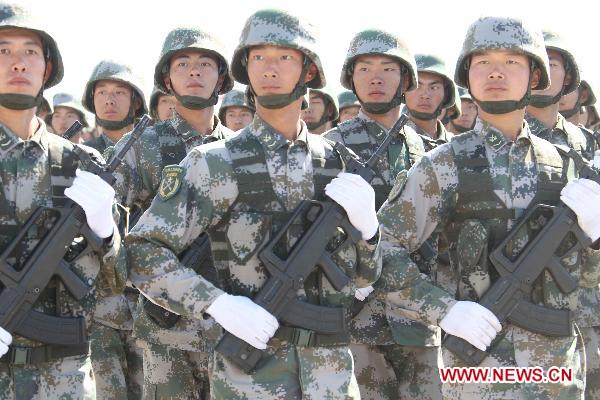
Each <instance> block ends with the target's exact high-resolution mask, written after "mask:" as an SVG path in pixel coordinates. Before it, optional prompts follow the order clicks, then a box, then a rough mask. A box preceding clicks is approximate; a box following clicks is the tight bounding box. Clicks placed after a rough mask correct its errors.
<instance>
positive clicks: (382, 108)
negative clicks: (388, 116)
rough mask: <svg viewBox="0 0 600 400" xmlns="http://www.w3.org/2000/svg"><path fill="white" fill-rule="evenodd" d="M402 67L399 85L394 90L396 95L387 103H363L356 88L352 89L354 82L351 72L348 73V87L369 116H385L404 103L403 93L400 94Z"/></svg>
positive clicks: (402, 75) (402, 79)
mask: <svg viewBox="0 0 600 400" xmlns="http://www.w3.org/2000/svg"><path fill="white" fill-rule="evenodd" d="M404 71H405V69H404V66H402V67H401V68H400V83H399V84H398V88H397V89H396V93H394V97H392V99H391V100H390V101H388V102H363V101H362V100H361V99H360V97H359V96H358V93H356V88H355V87H354V82H353V81H352V71H349V72H348V73H349V74H350V87H351V88H352V92H353V93H354V94H355V95H356V97H357V98H358V101H359V102H360V104H361V106H362V108H363V109H364V110H365V111H366V112H368V113H371V114H385V113H387V112H388V111H390V110H392V109H394V108H396V107H398V106H399V105H400V104H402V103H403V102H404V93H403V92H402V86H403V83H404Z"/></svg>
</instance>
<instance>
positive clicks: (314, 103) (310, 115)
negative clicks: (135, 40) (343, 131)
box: [302, 93, 325, 123]
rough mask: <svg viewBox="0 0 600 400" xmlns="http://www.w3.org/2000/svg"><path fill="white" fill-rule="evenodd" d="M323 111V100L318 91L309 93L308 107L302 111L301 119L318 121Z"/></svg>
mask: <svg viewBox="0 0 600 400" xmlns="http://www.w3.org/2000/svg"><path fill="white" fill-rule="evenodd" d="M324 113H325V101H324V100H323V96H321V95H320V94H318V93H311V95H310V96H309V98H308V108H307V109H306V110H303V111H302V119H303V120H304V122H306V123H309V122H310V123H312V122H318V121H319V120H320V119H321V117H323V114H324Z"/></svg>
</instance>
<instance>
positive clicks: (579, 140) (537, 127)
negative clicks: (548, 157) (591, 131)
mask: <svg viewBox="0 0 600 400" xmlns="http://www.w3.org/2000/svg"><path fill="white" fill-rule="evenodd" d="M525 120H526V121H527V123H528V124H529V128H530V129H531V133H533V134H534V135H536V136H538V137H541V138H542V139H545V140H547V141H549V142H550V143H554V144H561V145H563V146H567V147H570V148H572V149H573V150H575V151H576V152H577V153H579V154H580V155H582V156H583V157H584V158H585V159H586V160H590V159H593V158H594V152H593V150H592V149H591V148H590V144H589V143H588V141H587V139H586V137H585V135H584V134H583V133H582V132H581V129H580V128H578V127H577V126H576V125H574V124H572V123H570V122H569V121H567V119H566V118H565V117H563V116H562V115H561V114H558V115H557V117H556V125H555V126H554V127H553V128H552V129H548V128H546V127H545V126H544V124H543V123H542V122H541V121H540V120H538V119H537V118H535V117H534V116H533V115H531V114H529V113H526V114H525Z"/></svg>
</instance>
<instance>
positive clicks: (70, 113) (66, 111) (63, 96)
mask: <svg viewBox="0 0 600 400" xmlns="http://www.w3.org/2000/svg"><path fill="white" fill-rule="evenodd" d="M52 104H53V106H54V112H53V113H52V116H51V121H52V130H53V131H54V133H55V134H57V135H63V134H64V133H65V131H66V130H67V129H69V127H70V126H71V125H73V123H74V122H75V121H79V122H81V124H82V125H83V126H84V127H87V126H88V123H87V120H86V118H85V112H84V111H83V107H82V106H81V103H80V102H79V101H78V100H76V99H75V98H74V97H73V96H72V95H70V94H69V93H57V94H55V95H54V97H53V98H52ZM70 140H71V142H73V143H81V142H82V140H81V132H79V133H78V134H76V135H74V136H72V137H71V139H70Z"/></svg>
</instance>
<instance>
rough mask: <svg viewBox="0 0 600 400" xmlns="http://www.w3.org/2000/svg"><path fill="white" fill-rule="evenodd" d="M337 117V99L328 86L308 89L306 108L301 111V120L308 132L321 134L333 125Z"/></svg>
mask: <svg viewBox="0 0 600 400" xmlns="http://www.w3.org/2000/svg"><path fill="white" fill-rule="evenodd" d="M338 117H339V111H338V100H337V97H335V96H334V95H333V92H332V91H331V90H330V89H329V88H323V89H310V90H309V91H308V108H307V109H306V110H303V111H302V120H303V121H304V122H306V127H307V128H308V131H309V132H310V133H313V134H315V135H322V134H323V133H325V132H327V131H328V130H330V129H331V128H332V127H333V124H334V123H335V121H336V120H337V119H338Z"/></svg>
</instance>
